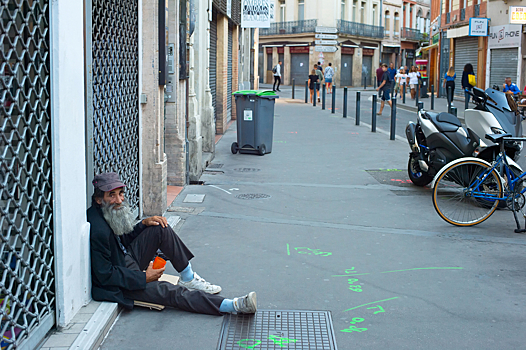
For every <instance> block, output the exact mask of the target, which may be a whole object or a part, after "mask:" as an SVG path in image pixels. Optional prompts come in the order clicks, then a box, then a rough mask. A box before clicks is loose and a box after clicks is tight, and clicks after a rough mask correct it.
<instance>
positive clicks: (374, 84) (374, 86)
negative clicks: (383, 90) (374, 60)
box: [373, 79, 376, 90]
mask: <svg viewBox="0 0 526 350" xmlns="http://www.w3.org/2000/svg"><path fill="white" fill-rule="evenodd" d="M373 80H374V82H373V89H375V90H376V79H373Z"/></svg>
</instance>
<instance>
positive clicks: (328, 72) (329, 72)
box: [325, 62, 334, 94]
mask: <svg viewBox="0 0 526 350" xmlns="http://www.w3.org/2000/svg"><path fill="white" fill-rule="evenodd" d="M333 76H334V69H332V63H330V62H329V65H328V66H327V67H326V68H325V87H326V88H327V93H328V94H332V77H333Z"/></svg>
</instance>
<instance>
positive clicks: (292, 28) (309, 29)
mask: <svg viewBox="0 0 526 350" xmlns="http://www.w3.org/2000/svg"><path fill="white" fill-rule="evenodd" d="M317 25H318V20H317V19H308V20H305V21H290V22H276V23H271V24H270V28H262V29H260V31H259V35H280V34H297V33H314V32H315V30H316V26H317Z"/></svg>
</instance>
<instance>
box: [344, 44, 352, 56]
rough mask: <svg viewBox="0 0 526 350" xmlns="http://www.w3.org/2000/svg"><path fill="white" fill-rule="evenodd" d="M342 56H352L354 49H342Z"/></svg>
mask: <svg viewBox="0 0 526 350" xmlns="http://www.w3.org/2000/svg"><path fill="white" fill-rule="evenodd" d="M342 55H354V47H346V46H343V47H342Z"/></svg>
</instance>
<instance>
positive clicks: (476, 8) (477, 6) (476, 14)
mask: <svg viewBox="0 0 526 350" xmlns="http://www.w3.org/2000/svg"><path fill="white" fill-rule="evenodd" d="M479 15H480V4H476V5H475V17H478V16H479Z"/></svg>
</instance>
